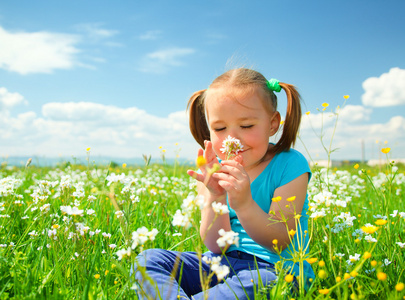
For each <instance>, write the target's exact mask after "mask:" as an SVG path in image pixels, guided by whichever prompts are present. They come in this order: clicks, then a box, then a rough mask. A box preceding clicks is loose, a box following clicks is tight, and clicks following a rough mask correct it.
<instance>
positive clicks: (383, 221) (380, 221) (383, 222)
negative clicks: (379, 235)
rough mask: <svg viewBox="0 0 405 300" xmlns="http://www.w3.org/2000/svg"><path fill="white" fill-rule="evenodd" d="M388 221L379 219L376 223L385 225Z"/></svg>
mask: <svg viewBox="0 0 405 300" xmlns="http://www.w3.org/2000/svg"><path fill="white" fill-rule="evenodd" d="M387 222H388V221H387V220H383V219H378V220H377V221H375V225H385V224H387Z"/></svg>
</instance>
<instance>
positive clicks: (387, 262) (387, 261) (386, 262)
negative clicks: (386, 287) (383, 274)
mask: <svg viewBox="0 0 405 300" xmlns="http://www.w3.org/2000/svg"><path fill="white" fill-rule="evenodd" d="M391 263H392V262H391V261H389V260H388V259H384V261H383V264H382V265H381V266H382V267H384V266H388V265H389V264H391Z"/></svg>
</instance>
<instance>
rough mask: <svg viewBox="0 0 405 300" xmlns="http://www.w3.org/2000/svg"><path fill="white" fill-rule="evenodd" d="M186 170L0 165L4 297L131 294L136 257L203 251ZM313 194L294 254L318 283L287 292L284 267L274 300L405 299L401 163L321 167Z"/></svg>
mask: <svg viewBox="0 0 405 300" xmlns="http://www.w3.org/2000/svg"><path fill="white" fill-rule="evenodd" d="M90 160H91V159H90ZM188 168H195V166H188V165H179V164H178V163H175V164H171V165H168V164H165V163H163V162H162V163H160V164H150V165H147V164H145V165H144V166H126V165H125V164H124V165H122V166H115V167H112V166H104V167H102V166H96V165H92V164H91V163H88V164H87V165H74V164H71V163H64V164H60V165H59V166H57V167H54V168H49V167H36V166H33V165H29V166H26V167H11V166H7V165H6V164H5V163H3V164H2V168H1V170H0V299H22V298H23V299H30V298H32V299H37V298H63V299H79V298H86V299H87V298H89V299H107V298H108V299H116V298H118V299H121V298H127V299H136V297H137V296H136V292H135V290H136V288H137V287H136V285H134V280H133V278H131V276H130V269H131V265H132V264H133V263H134V260H135V257H136V254H137V253H139V252H140V251H142V250H143V249H147V248H154V247H158V248H165V249H172V250H178V251H196V250H197V251H202V252H203V251H206V249H205V248H204V245H203V243H202V241H201V238H200V237H199V234H198V230H197V227H198V218H199V209H198V205H196V198H195V182H194V179H192V178H189V176H188V175H187V174H186V170H187V169H188ZM308 193H309V199H310V209H309V216H310V219H309V220H310V226H309V232H308V234H309V235H310V238H311V250H310V252H309V253H308V254H303V253H301V256H300V257H299V258H297V259H298V260H303V259H305V260H308V261H309V262H310V263H311V264H312V267H313V269H314V271H315V273H316V278H315V279H314V280H313V281H312V282H311V287H310V288H309V289H308V290H307V291H304V290H301V291H300V292H298V293H295V294H292V293H291V289H290V284H291V283H289V281H290V280H289V278H288V277H287V276H285V275H283V274H282V273H280V274H279V277H278V281H277V283H276V284H275V285H274V286H273V287H271V293H272V298H274V299H318V298H320V299H323V298H325V299H377V298H379V299H403V298H404V293H405V289H404V283H405V274H404V265H405V261H404V260H405V256H404V247H405V232H404V229H405V226H404V223H405V204H404V193H405V175H404V168H403V167H402V166H397V165H396V164H395V163H393V162H391V161H389V160H388V159H387V164H386V165H385V166H384V167H383V169H380V168H376V167H375V168H370V167H368V166H366V165H360V166H359V165H354V166H347V167H346V168H339V169H336V168H334V169H326V168H317V167H316V166H315V167H314V168H313V178H312V180H311V183H310V186H309V189H308ZM190 207H191V209H190ZM263 289H265V288H262V290H263ZM261 295H263V291H261V290H258V292H257V297H256V298H257V299H260V298H261Z"/></svg>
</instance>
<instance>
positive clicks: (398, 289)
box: [395, 282, 405, 292]
mask: <svg viewBox="0 0 405 300" xmlns="http://www.w3.org/2000/svg"><path fill="white" fill-rule="evenodd" d="M404 287H405V284H403V283H402V282H399V283H398V284H397V285H396V286H395V289H396V290H397V291H398V292H401V291H402V290H403V289H404Z"/></svg>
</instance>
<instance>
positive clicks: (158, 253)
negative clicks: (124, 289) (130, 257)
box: [135, 249, 164, 269]
mask: <svg viewBox="0 0 405 300" xmlns="http://www.w3.org/2000/svg"><path fill="white" fill-rule="evenodd" d="M163 251H164V250H163V249H147V250H145V251H142V252H141V253H139V254H138V256H137V257H136V260H135V269H136V268H137V267H147V266H148V265H156V264H159V262H162V261H163Z"/></svg>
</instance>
